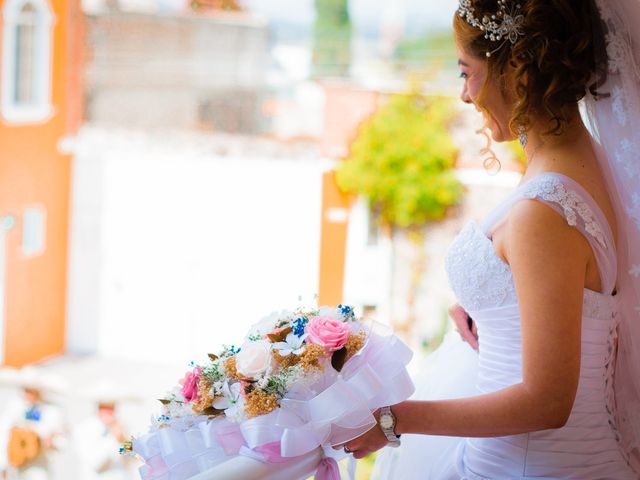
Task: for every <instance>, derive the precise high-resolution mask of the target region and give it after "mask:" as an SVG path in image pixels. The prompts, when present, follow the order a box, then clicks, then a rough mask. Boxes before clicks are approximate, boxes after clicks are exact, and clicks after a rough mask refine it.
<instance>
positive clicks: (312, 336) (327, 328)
mask: <svg viewBox="0 0 640 480" xmlns="http://www.w3.org/2000/svg"><path fill="white" fill-rule="evenodd" d="M305 333H306V334H307V335H308V336H307V342H308V343H313V344H316V345H322V346H323V347H325V348H326V349H327V350H328V351H329V352H335V351H336V350H340V349H341V348H342V347H344V346H345V344H346V343H347V340H348V339H349V335H351V329H350V328H349V325H347V324H346V323H344V322H342V321H340V320H336V319H335V318H331V317H328V316H318V317H311V318H310V319H309V323H307V326H306V328H305Z"/></svg>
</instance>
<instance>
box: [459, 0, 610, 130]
mask: <svg viewBox="0 0 640 480" xmlns="http://www.w3.org/2000/svg"><path fill="white" fill-rule="evenodd" d="M510 1H511V3H513V5H514V6H515V5H516V4H518V5H520V10H519V13H521V14H522V15H523V16H524V23H523V25H522V32H523V35H522V36H521V37H519V38H518V41H517V42H516V43H515V44H514V45H511V43H510V42H508V41H506V42H505V44H504V45H502V46H501V47H500V48H498V49H497V50H496V47H497V46H498V44H497V42H495V41H491V40H489V39H486V38H485V36H484V32H483V31H481V30H480V29H479V28H475V27H473V26H471V25H469V24H468V23H467V21H466V20H465V19H464V18H463V17H460V15H458V13H457V12H456V15H455V17H454V22H453V25H454V32H455V35H456V38H457V40H458V42H459V44H460V46H461V47H462V48H463V49H464V50H465V52H467V53H468V54H470V55H473V56H475V57H478V58H482V59H486V60H487V62H488V75H487V82H489V81H491V80H492V79H493V80H496V79H497V80H498V81H499V82H500V83H499V84H500V86H501V89H502V91H503V92H505V91H506V88H507V84H508V83H507V82H508V81H511V79H513V81H514V82H515V89H514V93H515V102H516V103H515V108H514V110H513V114H512V116H511V120H510V123H509V127H510V129H511V131H512V133H514V134H516V133H517V132H518V129H519V128H520V127H521V126H522V127H524V128H525V129H527V128H528V127H529V126H530V125H531V118H530V116H531V115H532V114H533V115H546V116H548V117H549V118H550V125H549V129H548V131H547V132H545V133H546V134H550V135H552V134H556V135H557V134H560V133H562V131H563V130H564V127H565V126H566V125H567V124H568V123H569V122H570V121H571V119H572V118H573V116H574V115H575V112H576V109H577V103H578V102H579V101H580V100H581V99H582V98H583V97H584V96H585V95H586V94H587V91H591V92H592V93H593V94H594V95H598V92H597V88H598V87H599V86H601V85H602V84H603V83H604V80H605V77H606V50H605V47H604V45H605V44H604V35H603V31H602V28H603V27H602V25H601V23H600V21H599V20H598V19H597V10H595V9H596V6H595V4H594V2H593V0H510ZM472 5H473V8H474V10H475V13H474V15H475V16H476V17H477V18H479V19H481V18H483V17H484V16H485V15H487V16H489V17H490V16H491V15H493V14H495V13H496V12H497V10H498V5H497V1H496V0H472ZM507 6H508V7H509V8H510V7H511V5H509V2H507ZM494 50H495V51H494ZM486 52H493V53H492V54H491V56H490V57H489V58H487V57H486ZM486 86H487V84H485V88H483V91H484V90H486ZM482 93H483V92H480V98H479V99H477V100H478V102H479V103H480V105H479V106H480V107H482Z"/></svg>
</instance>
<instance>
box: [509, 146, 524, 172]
mask: <svg viewBox="0 0 640 480" xmlns="http://www.w3.org/2000/svg"><path fill="white" fill-rule="evenodd" d="M506 147H507V150H508V151H509V153H511V154H512V155H513V158H515V159H516V161H517V163H518V165H520V166H521V167H522V171H523V172H524V169H525V167H526V166H527V157H525V155H524V149H523V148H522V145H520V142H519V141H518V140H514V141H513V142H508V143H507V144H506Z"/></svg>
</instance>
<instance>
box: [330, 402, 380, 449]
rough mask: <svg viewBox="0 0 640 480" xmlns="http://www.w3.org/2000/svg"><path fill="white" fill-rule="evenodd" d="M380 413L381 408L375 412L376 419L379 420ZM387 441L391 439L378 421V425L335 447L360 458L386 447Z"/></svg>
mask: <svg viewBox="0 0 640 480" xmlns="http://www.w3.org/2000/svg"><path fill="white" fill-rule="evenodd" d="M379 415H380V410H376V411H375V412H374V413H373V416H374V417H376V421H377V420H378V416H379ZM387 443H389V440H387V437H386V436H385V435H384V433H382V430H381V429H380V426H379V425H378V424H377V423H376V425H374V426H373V427H372V428H371V429H369V430H368V431H367V432H365V433H363V434H362V435H360V436H359V437H358V438H354V439H353V440H351V441H349V442H347V443H345V444H344V445H336V446H335V447H333V448H334V449H336V450H339V449H341V448H343V449H344V451H345V452H347V453H351V454H353V457H354V458H356V459H360V458H364V457H366V456H367V455H369V454H370V453H373V452H377V451H378V450H380V449H381V448H383V447H385V446H386V445H387Z"/></svg>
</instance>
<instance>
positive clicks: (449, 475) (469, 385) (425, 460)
mask: <svg viewBox="0 0 640 480" xmlns="http://www.w3.org/2000/svg"><path fill="white" fill-rule="evenodd" d="M422 363H423V364H421V365H419V368H417V371H418V373H417V374H416V375H415V378H414V383H415V385H416V393H415V394H414V395H413V397H412V399H414V400H443V399H451V398H464V397H470V396H474V395H478V394H479V393H480V392H478V390H477V388H476V376H477V372H478V354H477V352H476V351H474V350H473V348H471V347H470V346H469V344H467V343H465V342H463V341H462V340H461V339H460V337H459V335H458V334H457V333H455V332H452V333H449V334H448V335H447V336H446V337H445V339H444V341H443V342H442V345H440V347H438V349H437V350H436V351H434V352H433V353H432V354H430V355H429V356H427V357H426V358H425V359H424V360H423V361H422ZM463 440H464V438H461V437H442V436H431V435H402V444H401V446H400V447H398V448H389V447H388V448H384V449H383V450H381V451H380V453H379V454H378V458H377V460H376V465H375V469H374V476H373V478H376V479H380V480H397V479H402V480H413V479H415V480H453V479H456V480H459V479H460V478H461V475H460V473H459V470H458V466H457V465H458V461H459V460H458V456H459V455H458V453H459V447H460V445H461V443H462V441H463Z"/></svg>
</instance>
